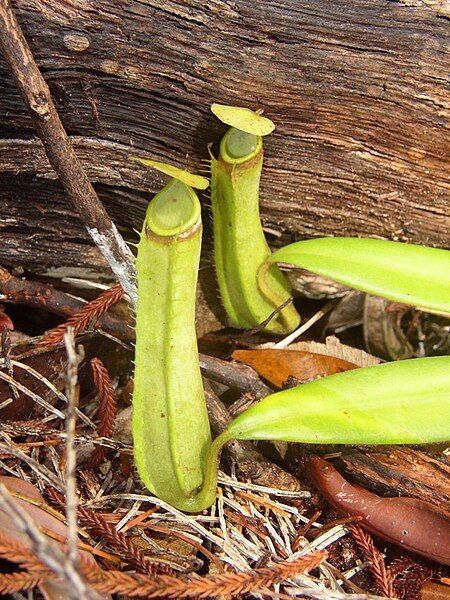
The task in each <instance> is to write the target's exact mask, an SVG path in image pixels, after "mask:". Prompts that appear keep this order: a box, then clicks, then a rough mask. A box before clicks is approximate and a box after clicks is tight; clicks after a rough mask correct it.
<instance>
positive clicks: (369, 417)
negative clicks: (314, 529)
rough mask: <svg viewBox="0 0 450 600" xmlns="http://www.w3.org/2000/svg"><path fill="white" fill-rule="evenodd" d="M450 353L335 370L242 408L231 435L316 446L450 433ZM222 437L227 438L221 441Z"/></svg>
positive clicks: (427, 439)
mask: <svg viewBox="0 0 450 600" xmlns="http://www.w3.org/2000/svg"><path fill="white" fill-rule="evenodd" d="M449 401H450V356H438V357H428V358H417V359H412V360H405V361H399V362H394V363H387V364H383V365H376V366H374V367H368V368H364V369H357V370H355V371H347V372H345V373H338V374H336V375H330V376H329V377H325V378H323V379H319V380H316V381H312V382H310V383H306V384H304V385H301V386H298V387H295V388H292V389H289V390H284V391H282V392H278V393H276V394H272V395H271V396H268V397H267V398H264V400H261V402H258V404H255V405H254V406H252V407H251V408H249V409H248V410H246V411H244V412H243V413H241V414H240V415H239V416H238V417H237V418H236V419H234V420H233V421H232V422H231V424H230V425H229V427H228V429H227V430H226V431H225V432H224V434H222V435H221V436H219V438H218V440H220V441H217V442H216V443H222V444H223V443H225V442H226V441H228V440H230V439H251V440H284V441H287V442H303V443H309V444H375V445H378V444H425V443H432V442H440V441H446V440H448V439H449V438H450V427H449V424H450V402H449ZM220 438H221V439H220Z"/></svg>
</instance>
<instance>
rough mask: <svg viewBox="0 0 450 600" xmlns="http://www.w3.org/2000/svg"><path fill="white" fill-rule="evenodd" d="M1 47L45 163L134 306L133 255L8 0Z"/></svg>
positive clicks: (1, 16)
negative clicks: (79, 155)
mask: <svg viewBox="0 0 450 600" xmlns="http://www.w3.org/2000/svg"><path fill="white" fill-rule="evenodd" d="M0 33H1V35H0V47H1V48H2V50H3V54H4V56H5V58H6V60H7V62H8V64H9V66H10V69H11V72H12V74H13V77H14V80H15V82H16V85H17V87H18V89H19V91H20V93H21V95H22V98H23V100H24V102H25V105H26V106H27V108H28V110H29V111H30V114H31V117H32V119H33V122H34V125H35V127H36V130H37V133H38V135H39V137H40V138H41V140H42V144H43V146H44V148H45V152H46V154H47V157H48V160H49V162H50V164H51V166H52V167H53V169H54V170H55V171H56V173H57V175H58V177H59V180H60V182H61V184H62V186H63V187H64V189H65V191H66V193H67V195H68V196H69V198H70V199H71V201H72V203H73V204H74V206H75V207H76V209H77V210H78V213H79V215H80V217H81V219H82V220H83V222H84V224H85V226H86V229H87V230H88V232H89V234H90V235H91V237H92V239H93V240H94V242H95V243H96V244H97V246H98V248H99V249H100V251H101V252H102V254H103V255H104V257H105V258H106V260H107V261H108V263H109V265H110V267H111V269H112V271H113V272H114V274H115V275H116V277H117V279H118V281H120V283H121V284H122V286H123V288H124V290H125V291H126V292H127V294H128V295H129V297H130V299H131V303H132V304H133V306H134V307H135V306H136V299H137V293H136V283H135V275H136V272H135V266H134V258H133V254H132V253H131V251H130V250H129V248H128V247H127V245H126V244H125V242H124V240H123V238H122V236H121V235H120V234H119V232H118V231H117V228H116V226H115V225H114V223H113V222H112V220H111V218H110V217H109V215H108V213H107V212H106V210H105V209H104V207H103V205H102V203H101V202H100V200H99V198H98V196H97V194H96V192H95V190H94V188H93V187H92V184H91V183H90V181H89V179H88V178H87V176H86V173H85V172H84V170H83V168H82V166H81V163H80V161H79V160H78V158H77V155H76V154H75V151H74V149H73V146H72V144H71V142H70V140H69V138H68V136H67V134H66V132H65V130H64V127H63V125H62V123H61V120H60V118H59V115H58V113H57V111H56V108H55V105H54V104H53V101H52V98H51V95H50V90H49V88H48V85H47V83H46V82H45V80H44V78H43V77H42V75H41V73H40V71H39V68H38V66H37V64H36V62H35V60H34V57H33V54H32V52H31V50H30V48H29V46H28V44H27V41H26V39H25V37H24V35H23V33H22V30H21V28H20V25H19V23H18V21H17V19H16V17H15V15H14V12H13V10H12V8H11V5H10V2H9V0H0Z"/></svg>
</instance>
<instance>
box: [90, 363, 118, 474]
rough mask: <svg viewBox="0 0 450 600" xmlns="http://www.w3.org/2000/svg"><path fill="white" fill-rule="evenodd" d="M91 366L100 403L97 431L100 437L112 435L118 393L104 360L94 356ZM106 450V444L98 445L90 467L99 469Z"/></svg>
mask: <svg viewBox="0 0 450 600" xmlns="http://www.w3.org/2000/svg"><path fill="white" fill-rule="evenodd" d="M91 367H92V375H93V377H94V383H95V387H96V388H97V392H98V399H99V403H100V407H99V411H98V412H99V415H100V421H99V424H98V427H97V432H98V435H99V436H100V437H111V436H112V433H113V431H114V424H115V421H116V412H117V401H116V395H115V393H114V388H113V385H112V383H111V379H110V377H109V374H108V371H107V370H106V368H105V366H104V364H103V363H102V361H101V360H100V359H98V358H93V359H92V360H91ZM106 452H107V450H106V448H105V447H104V446H97V447H96V448H95V450H94V452H93V453H92V456H91V458H90V460H89V467H90V468H91V469H97V468H98V467H99V465H100V464H101V463H102V461H103V460H104V458H105V456H106Z"/></svg>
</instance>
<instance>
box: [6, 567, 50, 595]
mask: <svg viewBox="0 0 450 600" xmlns="http://www.w3.org/2000/svg"><path fill="white" fill-rule="evenodd" d="M45 579H46V577H45V576H43V575H35V574H34V573H26V572H20V573H0V594H14V593H15V592H23V591H28V590H32V589H33V588H35V587H36V586H38V585H40V584H41V583H42V582H43V581H44V580H45Z"/></svg>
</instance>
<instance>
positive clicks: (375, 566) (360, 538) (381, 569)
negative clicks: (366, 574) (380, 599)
mask: <svg viewBox="0 0 450 600" xmlns="http://www.w3.org/2000/svg"><path fill="white" fill-rule="evenodd" d="M347 527H348V529H349V531H350V533H351V534H352V536H353V539H354V540H355V542H356V545H357V546H358V548H359V549H360V550H361V552H362V553H363V555H364V558H365V559H366V560H367V561H368V562H369V565H368V568H369V569H370V571H371V573H372V575H373V576H374V578H375V581H376V583H377V586H378V589H379V591H380V593H381V594H383V596H387V597H388V598H397V596H396V594H395V592H394V587H393V577H392V575H391V574H390V573H389V572H388V570H387V569H386V564H385V562H384V558H383V556H382V554H381V552H380V551H379V550H378V548H376V547H375V544H374V543H373V540H372V536H371V535H370V534H369V533H367V531H364V529H362V527H360V526H359V525H347Z"/></svg>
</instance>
